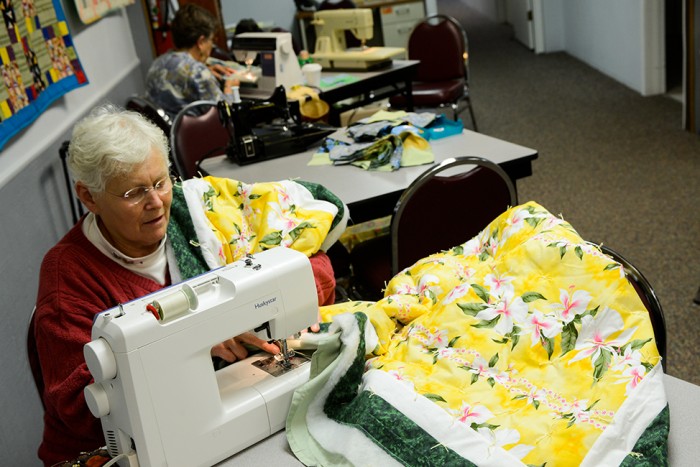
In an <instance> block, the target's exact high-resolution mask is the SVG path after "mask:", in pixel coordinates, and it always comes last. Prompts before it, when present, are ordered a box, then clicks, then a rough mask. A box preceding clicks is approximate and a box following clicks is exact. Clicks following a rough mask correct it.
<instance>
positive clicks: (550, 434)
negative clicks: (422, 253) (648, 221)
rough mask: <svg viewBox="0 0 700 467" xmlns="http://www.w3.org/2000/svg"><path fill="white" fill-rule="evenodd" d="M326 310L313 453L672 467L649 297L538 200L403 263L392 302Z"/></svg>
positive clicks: (298, 400) (300, 395)
mask: <svg viewBox="0 0 700 467" xmlns="http://www.w3.org/2000/svg"><path fill="white" fill-rule="evenodd" d="M322 317H323V318H324V321H326V322H329V323H332V324H331V325H330V327H329V331H328V333H322V334H319V335H317V336H313V337H309V338H313V339H316V340H317V341H319V350H318V351H317V352H316V354H315V355H314V360H315V362H314V364H313V365H312V379H311V380H310V382H309V383H308V384H307V385H306V386H303V387H302V388H300V389H299V390H298V391H297V393H296V394H295V397H294V401H293V404H292V409H291V410H290V414H289V418H288V421H287V437H288V439H289V442H290V446H291V447H292V450H293V451H294V453H295V454H296V455H297V457H298V458H299V459H300V460H301V461H302V462H304V463H305V464H307V465H312V464H317V465H391V464H392V463H393V464H397V465H479V466H502V465H536V466H542V465H547V466H548V467H552V466H571V465H588V466H600V465H650V466H651V465H654V466H655V465H666V464H667V436H668V429H669V412H668V407H667V402H666V395H665V392H664V387H663V380H662V377H663V369H662V367H661V362H660V360H661V358H660V356H659V353H658V350H657V348H656V344H655V340H654V333H653V328H652V325H651V321H650V319H649V315H648V312H647V310H646V308H645V307H644V305H643V303H642V302H641V300H640V299H639V296H638V295H637V293H636V292H635V290H634V288H633V286H632V285H631V284H630V283H629V282H628V281H627V280H626V279H625V277H624V271H623V270H622V268H621V266H620V265H619V264H618V263H616V262H615V261H614V260H612V259H611V258H610V257H608V256H606V255H604V254H603V253H601V252H600V250H599V248H598V247H597V246H595V245H591V244H589V243H587V242H585V241H584V240H583V239H582V238H581V237H580V236H579V235H578V234H577V232H576V231H575V230H574V228H573V227H572V226H571V225H570V224H568V223H567V222H566V221H564V220H563V219H561V218H559V217H556V216H554V215H552V214H551V213H549V212H548V211H547V210H546V209H544V208H543V207H542V206H540V205H538V204H536V203H534V202H530V203H526V204H524V205H521V206H517V207H514V208H511V209H509V210H508V211H506V212H505V213H503V214H502V215H501V216H499V217H498V218H497V219H495V220H494V221H493V222H492V223H491V224H490V225H489V226H487V227H486V228H485V229H484V230H483V231H482V232H481V233H480V234H479V235H478V236H476V237H475V238H473V239H470V240H469V241H467V242H466V243H464V244H462V245H459V246H456V247H454V248H452V249H451V250H448V251H445V252H442V253H438V254H434V255H431V256H429V257H426V258H424V259H422V260H420V261H418V262H417V263H415V264H414V265H412V266H411V267H409V268H407V269H405V270H404V271H402V272H401V273H399V274H397V275H396V276H395V277H394V278H392V280H391V281H390V282H389V283H388V285H387V290H386V293H385V296H384V298H383V299H382V300H380V301H379V302H348V303H344V304H339V305H334V306H331V307H325V308H322ZM348 440H351V441H350V442H349V441H348ZM379 459H381V464H378V463H377V462H378V460H379Z"/></svg>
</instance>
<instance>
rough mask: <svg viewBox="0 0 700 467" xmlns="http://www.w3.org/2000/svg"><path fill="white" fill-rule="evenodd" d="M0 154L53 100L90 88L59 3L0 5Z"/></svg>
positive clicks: (25, 0) (7, 1) (0, 1)
mask: <svg viewBox="0 0 700 467" xmlns="http://www.w3.org/2000/svg"><path fill="white" fill-rule="evenodd" d="M0 11H1V12H2V18H3V24H2V27H0V71H1V72H2V85H0V148H2V147H3V146H4V145H5V143H7V141H8V140H9V139H10V138H11V137H12V136H14V135H15V134H17V133H18V132H19V131H20V130H22V129H23V128H25V127H26V126H28V125H29V124H30V123H32V122H33V121H34V120H36V119H37V118H38V117H39V115H40V114H41V113H42V112H43V111H44V110H45V109H46V108H47V107H48V106H49V105H50V104H51V103H52V102H53V101H55V100H56V99H58V98H59V97H61V96H63V95H64V94H66V93H67V92H69V91H71V90H73V89H75V88H77V87H80V86H83V85H85V84H88V79H87V76H86V75H85V71H84V70H83V67H82V65H81V64H80V60H79V59H78V54H77V52H76V50H75V46H74V45H73V40H72V38H71V35H70V33H69V31H68V24H67V23H66V18H65V15H64V13H63V10H62V7H61V3H60V2H59V0H0Z"/></svg>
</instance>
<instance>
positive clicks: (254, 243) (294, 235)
mask: <svg viewBox="0 0 700 467" xmlns="http://www.w3.org/2000/svg"><path fill="white" fill-rule="evenodd" d="M204 180H205V181H207V182H209V183H210V184H211V186H212V190H211V191H210V192H209V193H208V194H207V196H206V207H207V209H206V212H205V213H206V216H207V219H208V220H209V221H210V222H211V227H212V231H213V233H214V234H215V235H216V237H217V238H218V240H219V241H220V242H221V245H222V251H221V252H220V254H222V255H223V256H224V257H225V262H226V263H230V262H232V261H235V260H237V259H239V258H241V257H243V256H244V255H245V254H247V253H256V252H260V251H264V250H267V249H269V248H274V247H276V246H284V247H288V248H292V249H294V250H297V251H300V252H302V253H304V254H306V255H307V256H311V255H312V254H314V253H316V252H317V251H318V250H319V248H320V247H321V244H322V243H323V241H324V239H325V238H326V236H327V234H328V232H329V230H330V227H331V223H332V222H333V215H332V214H330V213H329V212H326V211H321V210H318V209H314V208H313V200H312V201H310V202H308V203H305V204H303V205H300V204H295V200H296V199H298V197H295V196H292V195H291V194H290V190H292V189H294V185H291V184H292V183H293V182H290V184H289V185H285V184H284V183H282V182H267V183H254V184H246V183H243V182H240V181H237V180H232V179H229V178H218V177H205V178H204Z"/></svg>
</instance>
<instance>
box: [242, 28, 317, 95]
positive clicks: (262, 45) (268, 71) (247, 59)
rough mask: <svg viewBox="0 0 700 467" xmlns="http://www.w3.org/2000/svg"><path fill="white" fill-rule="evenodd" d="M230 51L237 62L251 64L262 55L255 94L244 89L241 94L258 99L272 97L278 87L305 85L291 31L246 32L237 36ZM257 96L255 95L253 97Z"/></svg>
mask: <svg viewBox="0 0 700 467" xmlns="http://www.w3.org/2000/svg"><path fill="white" fill-rule="evenodd" d="M231 51H232V52H233V56H234V57H235V58H236V60H237V61H239V62H241V63H245V64H248V65H250V64H252V63H253V61H254V60H255V58H256V57H257V56H258V55H260V69H261V76H260V77H259V78H258V79H257V81H256V83H255V84H256V92H255V93H251V92H250V89H249V88H244V89H242V92H241V95H242V96H245V95H251V96H252V97H257V98H260V97H262V98H266V97H269V96H270V95H271V94H272V92H273V91H274V90H275V88H277V86H280V85H281V86H284V87H285V88H286V89H291V87H292V86H294V85H298V84H302V83H303V82H304V78H303V77H302V74H301V67H299V61H298V59H297V56H296V54H295V53H294V47H293V46H292V35H291V33H288V32H246V33H243V34H238V35H237V36H234V37H233V39H232V40H231ZM253 94H254V95H253Z"/></svg>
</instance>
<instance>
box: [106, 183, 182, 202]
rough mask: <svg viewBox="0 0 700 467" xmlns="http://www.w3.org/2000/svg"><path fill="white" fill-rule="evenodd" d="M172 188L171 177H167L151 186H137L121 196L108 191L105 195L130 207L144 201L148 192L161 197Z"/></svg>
mask: <svg viewBox="0 0 700 467" xmlns="http://www.w3.org/2000/svg"><path fill="white" fill-rule="evenodd" d="M172 187H173V179H172V177H170V176H168V177H163V178H161V179H160V180H158V181H157V182H156V183H155V184H154V185H153V186H150V187H148V186H137V187H134V188H132V189H130V190H127V191H126V193H124V194H123V195H118V194H116V193H111V192H109V191H107V193H109V194H110V195H112V196H116V197H118V198H122V199H124V200H125V201H126V202H127V203H129V205H130V206H135V205H137V204H139V203H140V202H141V201H143V200H144V199H146V195H147V194H148V192H149V191H151V190H155V192H156V193H157V194H158V195H159V196H162V195H166V194H168V193H169V192H170V190H171V189H172Z"/></svg>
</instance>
